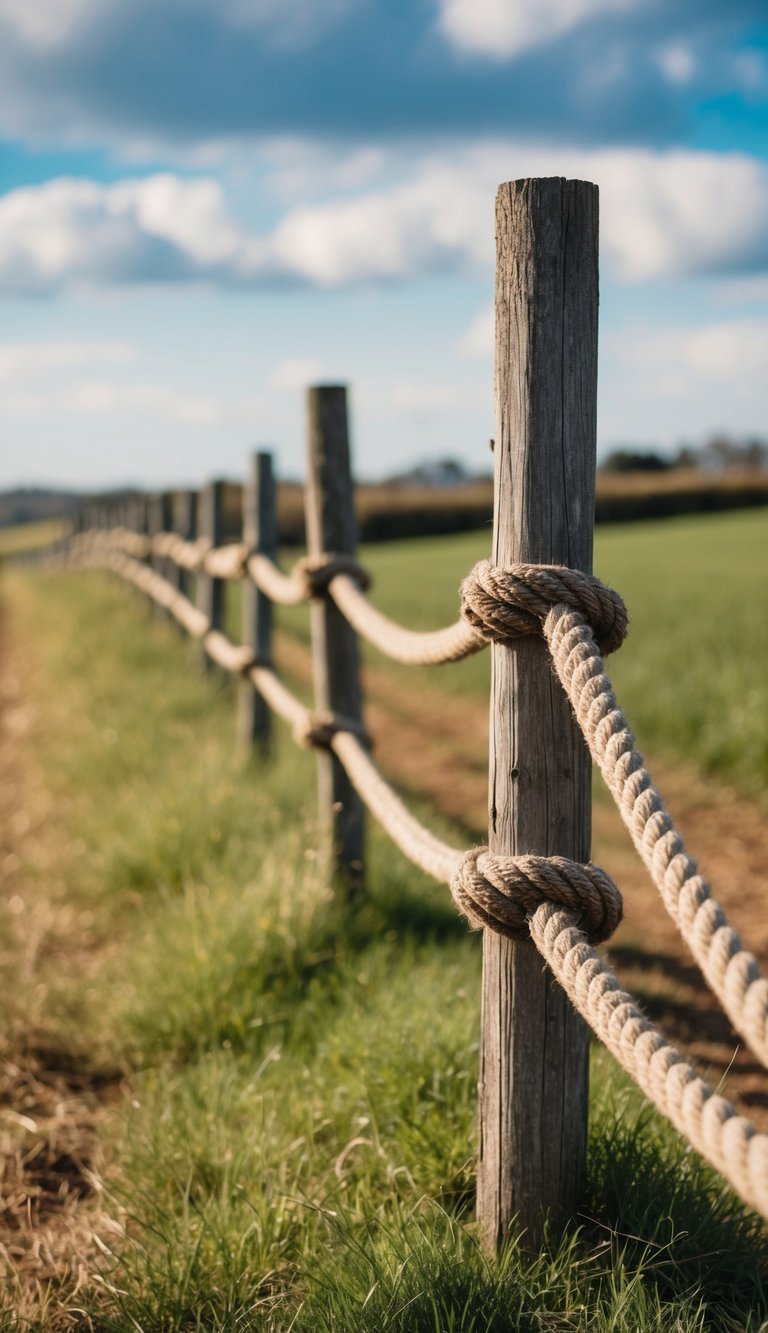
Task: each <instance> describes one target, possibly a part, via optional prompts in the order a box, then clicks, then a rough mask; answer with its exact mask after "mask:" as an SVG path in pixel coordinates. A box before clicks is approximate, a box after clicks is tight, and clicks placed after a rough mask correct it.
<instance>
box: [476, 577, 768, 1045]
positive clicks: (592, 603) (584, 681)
mask: <svg viewBox="0 0 768 1333" xmlns="http://www.w3.org/2000/svg"><path fill="white" fill-rule="evenodd" d="M561 592H562V593H563V594H564V595H563V596H562V597H561V596H560V593H561ZM566 593H567V595H565V594H566ZM462 613H463V614H464V615H465V616H466V617H467V618H468V619H469V621H470V623H471V624H472V625H473V626H474V627H475V628H477V629H478V630H479V632H480V633H482V634H483V635H484V636H485V637H487V638H489V639H492V640H494V641H496V642H501V643H507V642H509V641H510V639H511V638H513V637H515V635H516V633H518V632H523V633H531V632H533V631H534V630H536V629H537V628H538V629H540V630H541V632H543V634H544V637H545V639H546V642H547V644H548V646H549V650H550V653H551V655H552V660H553V662H554V666H555V670H556V672H557V675H558V677H559V679H560V681H561V684H562V685H563V688H564V689H565V692H566V694H567V695H568V697H569V699H570V701H571V706H572V707H573V711H574V713H575V715H576V720H577V722H578V724H579V727H580V728H581V730H582V732H583V734H584V737H585V740H586V741H587V744H588V746H589V749H590V752H591V754H592V757H593V759H594V760H595V762H596V764H597V765H598V767H599V769H600V772H601V773H602V776H603V778H604V780H605V782H606V785H607V786H608V789H609V791H610V792H611V795H612V796H613V798H614V801H615V802H616V805H617V806H618V809H619V811H620V813H621V816H622V818H623V820H624V823H625V824H626V826H627V828H628V829H629V832H630V835H631V837H632V841H633V842H634V844H635V847H636V848H637V850H638V852H639V853H640V856H641V857H642V859H643V861H644V862H645V865H646V866H647V867H648V870H649V871H650V874H651V878H652V879H653V882H654V884H655V885H656V887H657V889H658V890H659V893H660V894H661V898H662V901H663V903H664V905H665V907H666V908H667V911H668V912H669V914H670V916H671V917H672V920H673V921H674V922H675V925H676V926H677V928H678V930H679V931H680V934H681V935H682V937H683V939H684V940H685V942H686V944H687V945H688V947H689V948H690V950H691V953H692V954H693V956H694V958H695V959H696V962H697V963H698V965H699V967H700V968H701V971H702V973H703V975H704V977H705V978H706V980H707V982H708V984H709V985H710V987H711V989H712V991H713V992H714V994H715V995H716V997H717V999H718V1000H719V1002H720V1004H721V1005H722V1007H723V1009H724V1010H725V1012H726V1013H727V1015H728V1017H729V1018H730V1020H731V1022H732V1023H733V1025H734V1027H735V1028H736V1030H737V1031H738V1032H739V1033H740V1034H741V1035H742V1037H744V1039H745V1040H746V1041H747V1042H748V1043H749V1045H750V1046H751V1048H752V1050H753V1051H754V1052H755V1054H756V1055H757V1056H758V1057H759V1058H760V1059H761V1060H762V1062H763V1064H766V1065H768V981H767V980H766V979H765V978H764V977H762V976H761V974H760V970H759V967H758V963H757V960H756V958H755V957H754V955H753V954H751V953H750V952H749V951H748V950H746V949H745V948H744V946H743V945H742V943H741V940H740V938H739V936H738V934H737V933H736V931H735V930H734V929H733V927H732V926H730V925H729V923H728V921H727V919H726V916H725V913H724V911H723V909H722V907H721V906H720V904H719V903H718V902H716V900H715V899H714V898H713V896H712V889H711V886H710V884H709V882H708V880H706V879H705V878H704V876H703V875H700V874H699V871H698V867H697V865H696V862H695V861H694V860H693V859H692V858H691V857H690V856H689V855H688V853H687V851H686V849H685V845H684V843H683V840H682V838H681V836H680V834H679V833H678V831H677V830H676V829H675V827H674V824H673V821H672V818H671V816H670V814H669V812H668V810H667V809H666V807H665V805H664V802H663V800H662V798H661V796H660V794H659V792H658V790H657V788H656V787H655V786H654V784H653V782H652V780H651V776H650V774H649V773H648V771H647V769H646V768H645V766H644V764H643V759H642V756H641V754H640V753H639V751H638V750H637V748H636V746H635V742H634V738H633V736H632V733H631V731H630V729H629V726H628V724H627V721H626V718H625V716H624V714H623V713H622V711H621V709H620V708H619V706H618V704H617V702H616V697H615V695H614V692H613V687H612V685H611V682H610V680H609V679H608V676H607V675H606V673H605V668H604V664H603V659H602V655H601V651H600V647H599V646H598V644H599V643H601V644H602V646H603V649H604V651H606V652H607V651H611V650H612V649H613V648H614V647H618V644H619V643H620V642H621V639H622V638H623V637H624V635H625V633H626V627H627V617H626V612H625V611H624V610H623V603H622V602H621V598H620V597H619V595H618V593H614V592H612V591H611V590H610V589H608V588H605V587H604V585H603V584H601V583H600V582H599V580H598V579H595V578H593V577H592V576H590V575H586V574H581V573H579V572H578V571H574V570H566V569H563V568H560V567H559V566H554V567H552V566H528V565H515V566H512V567H511V568H510V569H495V568H494V567H493V566H492V565H490V563H489V562H488V561H482V562H481V563H480V564H479V565H476V566H475V568H474V569H473V570H472V571H471V572H470V574H469V575H468V576H467V578H466V579H465V580H464V583H463V584H462ZM526 623H528V628H527V629H522V630H521V629H520V628H519V627H520V626H521V625H524V624H526Z"/></svg>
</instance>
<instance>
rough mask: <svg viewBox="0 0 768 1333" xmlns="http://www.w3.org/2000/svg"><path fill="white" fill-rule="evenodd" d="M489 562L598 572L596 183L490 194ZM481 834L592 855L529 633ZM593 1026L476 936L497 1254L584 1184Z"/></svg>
mask: <svg viewBox="0 0 768 1333" xmlns="http://www.w3.org/2000/svg"><path fill="white" fill-rule="evenodd" d="M496 245H497V251H496V265H497V267H496V444H495V449H494V471H495V483H494V543H493V547H494V549H493V560H494V563H495V564H497V565H509V564H513V563H515V562H518V561H520V562H527V563H531V564H533V563H543V564H563V565H569V566H571V567H572V568H575V569H581V570H585V571H587V572H591V569H592V531H593V523H594V487H595V418H596V412H595V401H596V389H597V302H598V276H597V248H598V192H597V187H596V186H594V185H591V184H589V183H588V182H585V181H567V180H564V179H562V178H559V177H556V178H550V179H541V180H537V179H532V180H520V181H512V182H511V183H508V184H504V185H502V186H500V188H499V192H498V195H497V199H496ZM489 820H490V826H489V844H490V847H491V850H492V851H496V852H499V853H501V854H507V855H510V854H511V855H520V854H523V853H531V854H537V855H543V856H550V855H555V854H559V855H561V856H567V857H570V858H572V859H573V860H575V861H587V860H588V859H589V853H590V823H591V788H590V763H589V756H588V753H587V749H586V746H585V744H584V742H583V740H582V737H581V734H580V732H579V730H578V727H577V726H576V723H575V721H574V719H573V717H572V714H571V709H570V705H569V703H568V701H567V699H566V697H565V694H564V692H563V690H562V689H561V687H560V685H559V684H558V682H557V681H556V679H555V676H554V672H553V671H552V670H551V665H550V662H549V658H548V653H547V649H546V646H545V644H544V642H543V640H542V639H540V638H539V637H537V636H531V637H528V638H523V639H520V640H519V641H518V642H517V643H516V644H515V645H514V646H513V647H506V646H498V645H493V648H492V683H491V735H490V779H489ZM587 1059H588V1037H587V1031H586V1028H585V1026H584V1024H583V1023H582V1021H581V1019H580V1018H579V1017H578V1015H577V1014H576V1013H575V1011H574V1010H573V1009H572V1007H571V1004H570V1002H569V1000H568V999H567V998H566V996H565V994H564V992H563V991H561V990H560V988H559V987H558V986H557V985H556V983H555V982H554V980H553V979H552V977H551V974H550V973H549V971H548V969H546V968H545V967H544V965H543V963H542V960H541V957H540V955H539V954H538V952H537V950H536V949H535V947H534V946H533V944H532V943H531V942H530V941H528V940H525V941H521V942H519V943H517V942H514V941H511V940H507V939H505V938H503V937H502V936H500V935H496V934H494V933H493V932H492V931H490V930H486V931H485V932H484V938H483V983H482V1031H481V1050H480V1089H479V1093H480V1162H479V1168H478V1202H477V1212H478V1221H479V1223H480V1228H481V1231H482V1234H483V1238H484V1242H485V1244H486V1246H487V1248H488V1249H489V1250H495V1249H497V1248H498V1247H499V1246H500V1245H501V1244H502V1243H503V1241H504V1239H505V1237H506V1235H507V1232H508V1230H509V1228H510V1226H511V1225H512V1224H513V1223H514V1230H515V1231H517V1230H520V1231H522V1230H524V1231H525V1241H526V1244H528V1245H532V1246H536V1245H537V1244H538V1243H539V1241H540V1240H541V1238H542V1234H543V1224H544V1217H545V1214H549V1216H550V1218H551V1219H552V1221H553V1223H554V1224H555V1225H557V1223H559V1222H560V1221H561V1220H562V1219H563V1218H564V1217H565V1216H567V1215H568V1214H570V1213H571V1212H572V1210H573V1206H574V1204H575V1202H576V1200H577V1197H578V1192H579V1189H580V1187H581V1184H582V1180H583V1172H584V1162H585V1156H586V1130H587Z"/></svg>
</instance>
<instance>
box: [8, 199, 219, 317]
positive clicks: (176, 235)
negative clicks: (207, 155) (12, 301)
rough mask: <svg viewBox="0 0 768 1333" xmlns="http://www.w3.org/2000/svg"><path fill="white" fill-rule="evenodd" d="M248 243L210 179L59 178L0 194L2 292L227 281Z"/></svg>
mask: <svg viewBox="0 0 768 1333" xmlns="http://www.w3.org/2000/svg"><path fill="white" fill-rule="evenodd" d="M244 249H245V241H244V238H243V237H242V236H241V235H240V234H239V233H238V231H237V229H236V227H235V226H234V223H233V222H232V220H231V219H230V217H229V215H228V213H227V209H226V205H225V203H224V198H223V194H222V191H221V187H220V186H219V184H218V183H217V182H216V181H213V180H206V179H196V180H183V179H181V178H179V177H177V176H173V175H171V174H170V173H166V174H162V175H157V176H148V177H144V178H143V179H139V180H129V181H119V182H118V183H117V184H114V185H102V184H98V183H97V182H95V181H90V180H72V179H69V178H61V179H58V180H53V181H49V182H47V183H46V184H44V185H38V186H27V187H25V188H23V189H19V190H13V191H11V192H10V193H9V194H6V195H5V196H3V197H2V198H0V285H2V287H4V288H5V290H6V291H11V292H13V291H18V292H35V291H39V292H55V291H57V290H58V289H59V288H61V287H65V286H77V285H91V286H95V285H108V284H110V283H121V282H151V281H163V280H165V281H174V280H178V279H185V278H186V279H190V278H195V277H198V278H206V277H213V276H218V277H220V278H221V279H224V280H226V278H227V277H228V276H232V275H233V274H234V272H236V270H237V267H238V264H239V263H240V262H241V261H242V258H243V254H244Z"/></svg>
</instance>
